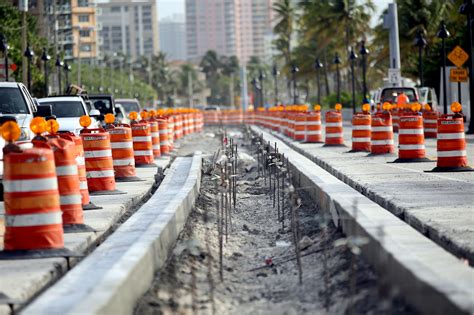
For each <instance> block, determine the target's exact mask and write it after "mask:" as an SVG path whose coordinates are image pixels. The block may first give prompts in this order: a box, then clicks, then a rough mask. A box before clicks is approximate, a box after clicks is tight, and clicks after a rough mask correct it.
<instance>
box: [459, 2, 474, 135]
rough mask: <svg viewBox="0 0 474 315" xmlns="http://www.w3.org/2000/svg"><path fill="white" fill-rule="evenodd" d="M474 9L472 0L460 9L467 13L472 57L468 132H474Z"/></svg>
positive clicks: (469, 49) (468, 38)
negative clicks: (473, 32)
mask: <svg viewBox="0 0 474 315" xmlns="http://www.w3.org/2000/svg"><path fill="white" fill-rule="evenodd" d="M473 10H474V5H472V0H464V3H463V4H462V6H461V8H460V9H459V11H460V12H461V13H462V14H465V15H466V17H467V34H466V36H467V43H468V50H467V53H468V54H469V56H470V58H469V61H468V67H469V97H470V101H469V103H470V109H471V110H470V112H471V117H470V120H469V127H468V130H467V132H466V133H467V134H474V119H472V118H473V116H474V57H473V56H474V50H473V47H472V45H473V41H472V19H473Z"/></svg>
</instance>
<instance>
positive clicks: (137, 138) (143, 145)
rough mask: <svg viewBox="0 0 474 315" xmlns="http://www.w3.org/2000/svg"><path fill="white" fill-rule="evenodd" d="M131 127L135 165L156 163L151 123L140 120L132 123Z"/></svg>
mask: <svg viewBox="0 0 474 315" xmlns="http://www.w3.org/2000/svg"><path fill="white" fill-rule="evenodd" d="M131 127H132V139H133V155H134V157H135V165H136V166H137V167H138V166H146V165H154V162H155V159H154V158H153V142H152V139H151V129H150V125H149V124H148V123H147V122H146V121H140V122H135V123H132V124H131ZM160 149H161V146H160ZM160 151H161V150H160Z"/></svg>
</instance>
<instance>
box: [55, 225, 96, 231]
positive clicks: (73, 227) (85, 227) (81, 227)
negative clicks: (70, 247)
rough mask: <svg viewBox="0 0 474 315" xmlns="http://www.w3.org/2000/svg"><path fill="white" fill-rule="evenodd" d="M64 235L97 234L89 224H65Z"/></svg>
mask: <svg viewBox="0 0 474 315" xmlns="http://www.w3.org/2000/svg"><path fill="white" fill-rule="evenodd" d="M63 230H64V233H81V232H96V230H94V229H93V228H91V227H90V226H88V225H87V224H65V225H63Z"/></svg>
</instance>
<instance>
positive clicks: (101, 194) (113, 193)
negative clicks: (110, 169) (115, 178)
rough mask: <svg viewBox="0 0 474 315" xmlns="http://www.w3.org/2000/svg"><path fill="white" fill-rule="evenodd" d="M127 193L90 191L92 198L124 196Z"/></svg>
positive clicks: (119, 191)
mask: <svg viewBox="0 0 474 315" xmlns="http://www.w3.org/2000/svg"><path fill="white" fill-rule="evenodd" d="M124 194H126V192H124V191H121V190H117V189H115V190H99V191H90V192H89V195H91V196H103V195H124Z"/></svg>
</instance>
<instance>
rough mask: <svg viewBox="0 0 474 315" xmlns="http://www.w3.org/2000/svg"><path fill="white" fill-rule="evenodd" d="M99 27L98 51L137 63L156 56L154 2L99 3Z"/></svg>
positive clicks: (157, 35) (157, 48)
mask: <svg viewBox="0 0 474 315" xmlns="http://www.w3.org/2000/svg"><path fill="white" fill-rule="evenodd" d="M98 8H100V10H101V15H100V16H99V23H100V24H101V26H102V30H101V32H100V36H101V38H102V43H101V46H100V49H101V51H102V52H103V53H106V54H114V53H122V54H124V55H127V56H130V57H131V59H132V60H136V59H137V58H138V57H140V56H149V55H152V54H157V53H158V51H159V30H158V19H157V15H158V14H157V9H156V1H155V0H139V1H130V0H129V1H124V0H112V1H110V2H104V3H99V4H98Z"/></svg>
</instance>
